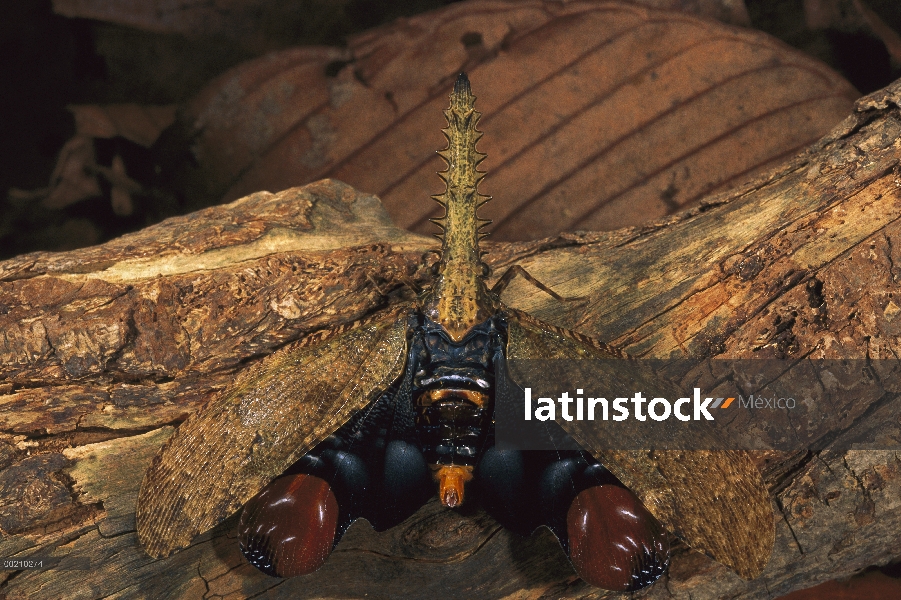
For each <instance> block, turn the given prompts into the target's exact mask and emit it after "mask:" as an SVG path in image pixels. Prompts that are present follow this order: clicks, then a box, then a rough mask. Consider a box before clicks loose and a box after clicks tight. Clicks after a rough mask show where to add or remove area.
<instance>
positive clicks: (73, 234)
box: [0, 0, 901, 259]
mask: <svg viewBox="0 0 901 600" xmlns="http://www.w3.org/2000/svg"><path fill="white" fill-rule="evenodd" d="M819 1H821V0H819ZM853 1H854V0H847V1H845V0H835V2H834V3H835V5H836V6H838V7H840V8H841V10H842V11H846V12H847V13H848V14H847V15H846V14H845V13H843V12H840V13H839V14H838V16H837V17H835V18H833V22H832V23H831V24H830V25H829V26H828V27H826V28H817V29H813V30H812V29H809V28H808V27H807V25H806V24H805V12H804V4H805V2H804V0H746V1H745V4H746V6H747V12H748V15H749V16H750V21H751V25H752V26H753V27H755V28H757V29H760V30H763V31H765V32H767V33H770V34H772V35H774V36H776V37H778V38H780V39H782V40H783V41H785V42H787V43H788V44H790V45H792V46H794V47H796V48H799V49H801V50H803V51H805V52H807V53H809V54H811V55H813V56H815V57H817V58H819V59H820V60H822V61H824V62H826V63H827V64H829V65H830V66H832V67H833V68H834V69H835V70H837V71H838V72H840V73H841V74H842V75H844V76H845V77H846V78H847V79H848V80H849V81H850V82H851V83H852V84H853V85H854V86H856V87H857V89H858V90H859V91H860V92H861V93H864V94H865V93H868V92H871V91H873V90H876V89H879V88H881V87H883V86H885V85H887V84H888V83H890V82H891V81H893V80H895V79H896V78H898V77H901V68H899V65H898V64H893V62H892V60H891V58H890V54H889V52H888V50H887V49H886V42H885V40H884V36H882V37H880V36H879V35H878V34H877V33H874V31H873V30H872V29H871V28H870V27H867V26H866V25H865V24H861V22H860V18H859V15H858V16H855V15H854V14H851V13H852V12H853V11H852V10H851V9H850V8H849V7H852V8H853ZM449 3H450V0H403V1H398V0H389V1H387V2H374V1H369V0H343V1H342V0H297V1H293V2H285V1H281V2H271V3H268V4H266V5H265V6H266V8H265V14H263V13H261V14H257V15H254V19H253V21H252V23H251V25H250V26H252V27H255V28H256V29H255V30H254V31H244V32H234V34H233V35H225V34H223V33H222V32H218V33H212V34H209V33H204V32H199V33H198V34H197V35H193V36H191V37H190V38H189V37H186V36H183V35H179V34H173V33H152V32H147V31H142V30H140V29H136V28H131V27H126V26H122V25H116V24H111V23H107V22H101V21H93V20H88V19H80V18H65V17H61V16H59V15H56V14H54V13H53V10H52V6H51V2H50V0H37V1H28V2H11V3H7V5H6V6H5V7H4V15H3V18H2V20H0V89H2V94H0V114H2V118H0V158H2V160H0V259H2V258H9V257H11V256H15V255H18V254H23V253H26V252H32V251H36V250H68V249H73V248H76V247H81V246H86V245H91V244H95V243H99V242H103V241H106V240H108V239H111V238H113V237H116V236H118V235H121V234H123V233H126V232H128V231H134V230H136V229H139V228H141V227H145V226H147V225H149V224H152V223H154V222H157V221H159V220H161V219H162V218H165V217H168V216H172V215H175V214H179V213H181V212H184V211H185V210H186V209H185V207H184V206H183V203H181V202H180V201H179V200H177V198H176V196H174V195H166V194H165V193H159V194H157V195H156V196H154V197H153V198H149V199H147V198H145V199H143V201H142V202H139V203H137V204H136V209H135V211H134V212H133V213H132V214H131V215H129V216H127V217H122V216H116V215H115V214H114V213H113V211H112V208H111V204H110V200H109V197H108V190H107V189H104V196H98V197H96V198H92V199H88V200H83V201H81V202H77V203H75V204H72V205H70V206H68V207H66V208H64V209H61V210H49V209H45V208H42V207H40V205H39V203H37V202H22V201H21V200H20V201H15V200H10V199H9V197H8V192H9V189H10V188H18V189H21V190H34V189H39V188H42V187H45V186H47V183H48V180H49V177H50V174H51V171H52V169H53V167H54V165H55V163H56V158H57V155H58V153H59V151H60V149H61V148H62V146H63V144H64V143H65V142H66V140H68V139H69V138H70V137H71V135H72V134H73V133H74V130H75V127H74V120H73V117H72V114H71V113H70V112H69V111H67V110H66V109H65V107H66V106H67V105H70V104H104V103H122V102H135V103H141V104H171V103H178V102H182V101H184V100H186V99H189V98H190V97H191V96H192V95H193V94H195V93H196V92H197V91H198V90H199V89H200V88H201V87H202V86H203V85H204V84H205V83H207V82H208V81H209V80H210V79H212V78H213V77H215V76H216V75H218V74H220V73H222V72H223V71H225V70H226V69H228V68H230V67H232V66H234V65H236V64H238V63H240V62H242V61H245V60H248V59H251V58H254V57H256V56H260V55H262V54H265V53H267V52H270V51H273V50H278V49H281V48H286V47H290V46H296V45H303V44H322V45H336V46H340V45H342V44H344V43H345V40H346V38H347V36H348V35H351V34H353V33H357V32H360V31H364V30H366V29H369V28H371V27H374V26H377V25H379V24H382V23H387V22H390V21H392V20H394V19H396V18H397V17H400V16H406V15H411V14H416V13H420V12H425V11H428V10H433V9H435V8H439V7H441V6H443V5H445V4H449ZM866 5H867V6H868V7H869V8H870V9H871V10H872V11H873V12H874V13H876V14H878V15H879V17H880V18H881V19H882V20H883V22H884V23H885V24H886V25H887V26H888V27H890V28H891V29H892V30H893V31H894V32H901V2H897V0H866ZM899 41H901V38H899ZM154 150H155V149H154V148H151V149H146V148H143V147H141V146H138V145H137V144H134V143H131V142H128V141H127V140H124V139H121V138H117V139H114V140H97V141H96V142H95V151H96V154H97V159H98V162H103V161H104V160H106V161H109V160H110V159H111V157H112V156H113V155H114V154H119V155H121V156H123V157H124V159H125V161H126V163H127V165H128V174H129V176H131V177H133V178H134V179H136V180H138V181H139V182H140V183H141V184H142V185H146V186H148V187H150V188H157V187H159V186H156V182H154V181H153V180H154V177H155V169H154V165H155V164H156V163H157V162H158V160H159V158H160V157H159V156H158V154H155V152H154ZM163 187H165V186H163ZM192 208H196V207H192Z"/></svg>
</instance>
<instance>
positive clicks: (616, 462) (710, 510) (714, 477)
mask: <svg viewBox="0 0 901 600" xmlns="http://www.w3.org/2000/svg"><path fill="white" fill-rule="evenodd" d="M507 311H508V314H509V315H510V316H509V317H508V323H509V325H508V341H507V358H508V360H509V361H512V362H511V363H510V364H511V365H515V364H516V363H515V361H516V359H527V360H536V359H569V360H585V359H608V358H617V357H619V358H624V359H625V360H623V361H606V362H605V363H602V364H606V365H609V369H610V372H609V373H603V374H600V376H601V377H610V378H617V377H622V373H623V372H628V373H629V374H630V375H632V376H633V378H637V379H639V380H641V379H642V378H643V377H645V378H646V377H648V375H647V374H646V373H641V365H638V363H637V361H633V360H631V359H628V358H627V357H625V356H624V355H623V354H622V353H620V352H619V351H617V350H616V349H614V348H612V347H609V346H607V345H605V344H603V343H601V342H598V341H597V340H593V339H591V338H588V337H586V336H583V335H580V334H578V333H575V332H573V331H569V330H566V329H562V328H559V327H554V326H552V325H549V324H547V323H543V322H541V321H539V320H538V319H535V318H534V317H531V316H529V315H527V314H524V313H520V312H518V311H512V310H510V309H507ZM616 363H619V366H616ZM592 364H595V363H592ZM511 376H512V377H513V379H514V380H517V379H523V375H520V376H519V377H517V373H516V370H515V367H514V368H512V369H511ZM594 377H595V380H597V377H598V375H597V374H595V376H594ZM648 385H650V386H654V385H656V386H657V387H658V388H659V387H660V386H661V384H660V383H658V382H649V383H648ZM663 385H665V384H663ZM639 389H640V388H639ZM557 422H558V423H559V424H560V426H562V427H563V429H564V430H565V431H566V432H567V433H569V434H570V435H571V436H572V437H573V438H575V440H576V441H577V442H578V443H579V444H580V445H581V446H582V448H584V449H585V450H586V451H588V452H590V453H591V454H592V455H593V456H594V457H595V458H596V459H598V460H599V461H601V462H602V463H603V464H604V466H606V467H607V468H608V469H609V470H610V471H611V472H612V473H613V474H614V475H616V477H617V478H618V479H619V480H620V481H622V482H623V483H624V484H625V485H626V486H628V487H629V488H630V489H631V490H632V491H633V492H634V493H635V494H636V495H637V496H638V497H639V498H640V499H641V501H642V502H643V503H644V505H645V506H646V507H647V508H648V510H649V511H650V512H651V513H652V514H653V515H654V516H655V517H656V518H657V519H658V520H659V521H660V522H662V523H663V524H664V525H665V526H666V528H667V529H668V530H669V531H671V532H672V533H674V534H676V535H677V536H678V537H680V538H682V539H683V540H685V542H686V543H688V545H690V546H691V547H692V548H694V549H696V550H699V551H702V552H704V553H706V554H708V555H709V556H711V557H712V558H714V559H715V560H717V561H719V562H720V563H722V564H724V565H726V566H728V567H730V568H731V569H732V570H734V571H735V572H736V573H738V574H739V575H740V576H741V577H744V578H746V579H751V578H754V577H756V576H757V575H759V574H760V573H761V572H762V571H763V568H764V567H765V566H766V563H767V560H768V559H769V556H770V552H771V550H772V547H773V543H774V539H775V524H774V521H773V510H772V507H771V504H770V498H769V494H768V493H767V489H766V486H765V485H764V483H763V478H762V477H761V475H760V472H759V471H758V470H757V468H756V467H755V466H754V463H753V462H752V461H751V459H750V458H749V456H748V455H747V453H745V452H743V451H739V450H715V449H714V450H659V449H658V450H647V448H653V447H654V446H659V445H660V444H659V442H657V443H655V440H654V439H653V436H649V435H648V434H647V432H646V431H647V430H646V424H644V423H637V422H635V421H634V420H633V419H630V420H628V421H624V422H622V423H620V424H618V426H617V427H616V428H615V431H616V435H617V439H603V436H610V435H611V433H609V432H611V431H613V429H612V428H606V429H605V428H598V427H594V426H593V423H592V422H591V421H578V420H573V421H565V420H562V419H558V421H557ZM619 425H623V426H622V427H619ZM678 427H679V425H678V424H677V423H671V430H670V431H668V432H667V435H670V436H671V435H676V436H678V435H679V431H678V429H677V428H678ZM685 431H686V432H688V431H689V430H688V429H686V430H685ZM690 435H692V436H697V435H699V430H698V428H697V427H696V426H693V427H692V428H691V430H690ZM701 435H704V434H703V433H701ZM709 436H710V439H709V440H705V441H704V442H703V444H699V443H698V441H697V440H693V443H689V444H687V446H686V447H704V448H722V447H724V446H725V445H724V444H723V443H722V442H721V441H720V440H719V438H717V437H716V435H715V433H714V432H713V431H712V430H711V431H709ZM624 437H625V438H627V439H624ZM611 448H614V449H611ZM615 448H630V449H626V450H617V449H615ZM631 448H645V449H643V450H639V449H631Z"/></svg>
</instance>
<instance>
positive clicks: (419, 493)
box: [369, 341, 435, 531]
mask: <svg viewBox="0 0 901 600" xmlns="http://www.w3.org/2000/svg"><path fill="white" fill-rule="evenodd" d="M418 352H419V348H418V346H417V343H416V341H414V342H413V343H412V344H411V348H410V355H409V357H408V358H407V367H406V371H405V372H404V377H403V379H402V380H401V384H400V386H399V387H398V389H397V392H396V393H395V394H394V398H393V404H394V414H393V418H392V424H391V430H390V431H389V432H388V438H389V441H388V442H387V445H386V447H385V458H384V463H383V465H384V466H383V469H382V476H381V482H380V485H379V486H378V487H379V493H378V500H377V501H376V502H375V504H374V506H370V507H369V513H370V515H371V518H370V521H371V522H372V526H373V527H375V529H376V531H384V530H385V529H388V528H390V527H394V526H395V525H397V524H398V523H400V522H402V521H403V520H405V519H406V518H407V517H409V516H410V515H412V514H413V513H414V512H416V511H417V510H418V509H419V508H420V507H421V506H422V505H423V504H425V503H426V501H427V500H428V499H429V498H430V497H432V496H433V495H434V494H435V489H434V485H433V483H432V477H431V474H430V472H429V467H428V465H427V464H426V461H425V458H424V457H423V455H422V452H421V451H420V448H419V441H418V439H417V435H416V417H415V415H414V413H413V373H414V372H415V371H416V369H417V368H418V367H417V361H416V355H417V353H418Z"/></svg>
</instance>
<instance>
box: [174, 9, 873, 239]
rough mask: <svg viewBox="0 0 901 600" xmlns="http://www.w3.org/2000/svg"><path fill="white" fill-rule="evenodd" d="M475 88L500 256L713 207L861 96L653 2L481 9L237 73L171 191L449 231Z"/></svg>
mask: <svg viewBox="0 0 901 600" xmlns="http://www.w3.org/2000/svg"><path fill="white" fill-rule="evenodd" d="M335 70H337V72H336V73H335ZM461 70H462V71H466V72H468V73H469V75H470V79H471V81H472V84H473V89H474V90H476V91H477V93H478V96H479V110H480V111H482V112H483V113H484V114H485V118H484V119H483V121H482V129H483V130H484V131H485V132H486V134H487V135H486V137H485V139H484V141H483V143H482V144H483V145H482V146H481V149H482V151H484V152H487V153H488V160H487V161H486V162H485V163H484V165H483V168H485V169H487V170H488V171H489V172H491V173H492V177H490V178H489V179H488V180H486V183H485V186H484V192H485V193H487V194H490V195H493V196H494V197H495V198H497V200H498V202H495V203H492V204H490V205H488V206H487V207H486V209H485V211H484V217H485V218H489V219H493V220H494V221H495V227H494V229H493V232H492V236H493V239H499V240H529V239H535V238H537V237H541V236H548V235H556V234H557V233H559V232H560V231H572V230H575V229H586V230H597V229H616V228H618V227H623V226H626V225H636V224H639V223H642V222H644V221H646V220H648V219H652V218H657V217H661V216H663V215H666V214H670V213H672V212H675V211H677V210H680V209H683V208H685V207H688V206H692V205H695V204H697V203H698V201H699V200H700V198H701V197H703V196H705V195H707V194H710V193H712V192H713V191H716V190H719V189H725V188H729V187H732V186H735V185H738V184H740V183H742V182H743V181H745V180H747V179H748V178H750V177H751V176H753V175H754V174H755V173H758V172H761V171H762V170H765V169H766V168H767V167H769V166H772V165H773V164H776V163H778V162H781V161H782V160H784V159H785V158H786V157H788V156H790V155H792V154H794V153H796V152H798V151H799V150H800V149H801V148H804V147H805V146H807V145H808V144H810V143H812V142H813V141H815V140H816V139H817V138H819V137H820V136H822V135H824V134H825V133H826V132H827V131H828V130H829V129H830V128H832V127H833V126H834V125H835V124H836V123H838V122H839V121H840V120H841V119H842V118H843V117H844V116H845V115H846V114H847V112H848V111H849V110H850V108H851V103H852V100H853V99H854V98H856V97H857V96H858V94H857V92H856V91H855V90H854V89H853V88H852V86H851V85H850V84H848V83H847V82H846V81H845V80H844V79H842V78H841V77H840V76H838V75H837V74H836V73H834V72H832V71H831V70H830V69H829V68H828V67H826V66H825V65H823V64H821V63H819V62H817V61H816V60H814V59H811V58H810V57H808V56H805V55H803V54H802V53H800V52H798V51H795V50H793V49H791V48H788V47H787V46H785V45H784V44H782V43H781V42H778V41H776V40H774V39H773V38H770V37H768V36H767V35H765V34H763V33H760V32H754V31H751V30H747V29H739V28H733V27H729V26H726V25H723V24H721V23H716V22H713V21H705V20H701V19H698V18H695V17H692V16H689V15H687V14H684V13H677V12H664V11H658V10H653V9H648V8H644V7H642V6H638V5H636V4H626V3H617V2H567V3H563V4H561V3H556V2H543V1H540V0H533V1H528V2H521V1H516V2H504V1H498V0H475V1H470V2H463V3H455V4H452V5H450V6H447V7H446V8H444V9H441V10H438V11H434V12H432V13H428V14H424V15H419V16H416V17H413V18H410V19H403V20H400V21H398V22H396V23H393V24H390V25H386V26H384V27H381V28H379V29H376V30H373V31H370V32H367V33H364V34H360V35H358V36H355V37H354V38H352V39H351V40H350V43H349V46H348V48H347V49H346V50H342V51H339V50H336V49H295V50H287V51H285V52H283V53H280V54H275V55H270V56H267V57H264V58H261V59H258V60H255V61H252V62H249V63H246V64H243V65H241V66H239V67H237V68H235V69H234V70H232V71H230V72H228V73H226V74H224V75H222V76H221V77H220V78H219V79H217V80H216V81H215V82H213V83H212V84H211V85H210V86H208V87H207V88H206V89H205V90H204V91H203V92H202V93H200V94H199V95H198V96H197V97H196V98H195V99H194V100H193V101H192V102H190V103H189V104H188V105H187V106H185V108H184V110H183V113H182V116H181V121H180V125H179V126H178V127H177V128H176V129H177V130H179V131H181V133H180V134H178V135H175V134H174V131H173V132H172V133H173V135H172V139H183V140H190V152H191V157H193V160H195V161H196V162H192V161H191V160H189V159H188V156H187V154H185V155H184V156H182V155H181V154H179V155H178V156H180V157H181V158H179V160H178V161H177V163H176V164H175V165H173V175H172V176H173V181H175V182H177V184H176V187H177V188H178V189H182V190H183V191H184V193H185V196H186V197H187V198H200V197H203V198H209V199H215V200H219V199H226V200H230V199H234V198H238V197H240V196H243V195H245V194H248V193H251V192H254V191H257V190H260V189H268V190H279V189H283V188H286V187H290V186H292V185H299V184H302V183H307V182H309V181H314V180H317V179H320V178H322V177H334V178H337V179H340V180H342V181H345V182H347V183H350V184H351V185H353V186H355V187H356V188H358V189H362V190H368V191H371V192H373V193H376V194H377V195H378V196H379V197H380V198H381V199H382V201H383V202H384V203H385V206H386V207H387V209H388V211H389V213H390V214H391V216H392V218H393V219H394V220H395V222H396V223H398V225H400V226H402V227H405V228H408V229H410V230H413V231H417V232H423V233H431V229H430V228H431V225H430V224H429V223H428V221H427V219H428V218H429V217H435V216H440V211H438V210H437V209H436V208H435V207H434V206H433V205H432V204H431V203H429V202H425V201H424V199H425V198H428V197H429V196H430V195H431V194H434V193H437V192H440V182H438V181H437V180H436V178H435V176H434V173H435V172H436V171H439V170H441V168H442V165H441V162H440V160H439V159H438V158H437V157H436V156H435V150H436V149H438V148H441V147H442V145H443V140H442V139H441V137H440V135H439V134H438V133H437V128H438V127H440V125H441V118H440V116H438V115H440V111H441V110H442V109H443V108H444V105H445V102H446V96H447V93H448V92H449V89H450V86H451V84H452V83H453V80H454V78H455V77H456V76H457V73H458V72H460V71H461ZM327 72H328V73H329V74H333V76H332V75H326V73H327ZM183 151H185V150H183ZM386 155H391V156H393V157H394V158H395V160H394V161H393V166H392V168H390V169H386V168H385V167H384V165H383V159H384V157H385V156H386ZM192 164H197V165H198V166H197V167H196V168H195V167H192V166H191V165H192Z"/></svg>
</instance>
